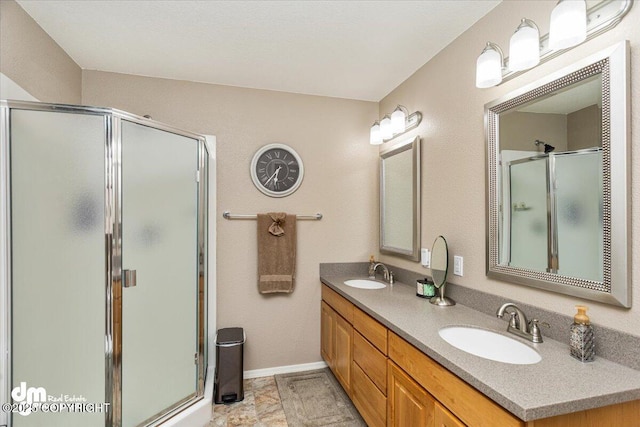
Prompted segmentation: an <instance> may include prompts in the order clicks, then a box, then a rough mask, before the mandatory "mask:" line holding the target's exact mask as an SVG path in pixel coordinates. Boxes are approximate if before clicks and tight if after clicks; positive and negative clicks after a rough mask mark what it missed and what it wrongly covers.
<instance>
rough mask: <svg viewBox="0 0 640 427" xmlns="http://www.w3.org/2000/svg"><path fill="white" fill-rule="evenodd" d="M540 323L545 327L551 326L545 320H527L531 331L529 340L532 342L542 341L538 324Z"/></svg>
mask: <svg viewBox="0 0 640 427" xmlns="http://www.w3.org/2000/svg"><path fill="white" fill-rule="evenodd" d="M539 325H542V326H544V327H546V328H551V325H549V324H548V323H547V322H541V321H539V320H538V319H531V321H530V322H529V330H530V331H531V341H533V342H538V343H540V342H542V332H540V326H539Z"/></svg>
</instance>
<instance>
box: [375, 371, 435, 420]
mask: <svg viewBox="0 0 640 427" xmlns="http://www.w3.org/2000/svg"><path fill="white" fill-rule="evenodd" d="M388 363H389V365H388V366H389V394H388V395H387V416H388V424H387V425H388V426H389V427H406V426H415V427H433V426H434V416H435V403H436V402H435V399H433V397H431V395H430V394H429V393H427V392H426V391H425V390H424V389H423V388H422V387H420V385H418V383H416V382H415V381H414V380H413V379H412V378H411V377H409V376H408V375H407V374H406V373H405V372H404V371H403V370H402V369H400V368H399V367H398V366H397V365H396V364H395V363H393V362H392V361H389V362H388Z"/></svg>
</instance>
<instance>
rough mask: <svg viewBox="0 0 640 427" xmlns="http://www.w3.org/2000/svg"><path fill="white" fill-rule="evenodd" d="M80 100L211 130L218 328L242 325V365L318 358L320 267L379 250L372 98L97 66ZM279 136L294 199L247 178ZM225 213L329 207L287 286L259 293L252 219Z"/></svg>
mask: <svg viewBox="0 0 640 427" xmlns="http://www.w3.org/2000/svg"><path fill="white" fill-rule="evenodd" d="M82 101H83V103H85V104H89V105H102V106H110V107H115V108H120V109H123V110H126V111H130V112H132V113H136V114H140V115H144V114H150V115H151V116H152V117H153V118H154V119H156V120H159V121H162V122H165V123H168V124H172V125H175V126H178V127H181V128H184V129H188V130H191V131H194V132H199V133H202V134H214V135H216V137H217V153H216V156H217V168H218V174H217V180H218V185H217V188H218V202H217V209H218V213H219V216H218V218H217V221H216V222H217V224H212V226H217V233H218V247H217V251H218V258H217V269H218V275H217V277H218V283H217V286H218V304H217V308H218V316H217V323H218V328H223V327H229V326H241V327H243V328H245V332H246V333H247V344H246V346H245V369H249V370H251V369H260V368H269V367H274V366H285V365H293V364H299V363H309V362H317V361H320V299H321V297H320V285H319V280H318V264H319V263H321V262H340V261H347V262H348V261H366V260H367V259H368V258H369V254H371V253H374V251H375V249H376V247H377V236H378V233H377V230H378V219H377V216H376V215H372V214H371V212H377V206H376V203H377V196H376V195H377V182H378V181H377V177H378V171H377V168H376V160H377V154H378V152H377V149H376V148H375V147H372V146H371V145H369V143H368V141H369V134H368V132H369V126H370V125H371V123H373V121H374V120H375V119H376V118H377V116H378V106H377V104H376V103H373V102H361V101H350V100H344V99H336V98H325V97H318V96H305V95H295V94H289V93H283V92H271V91H262V90H254V89H241V88H235V87H228V86H216V85H209V84H201V83H188V82H181V81H174V80H163V79H156V78H146V77H135V76H129V75H122V74H113V73H104V72H95V71H85V72H84V73H83V99H82ZM272 142H281V143H284V144H288V145H290V146H291V147H293V148H294V149H295V150H296V151H297V152H298V153H299V154H300V156H301V157H302V159H303V162H304V167H305V176H304V181H303V183H302V185H301V187H300V188H299V189H298V190H297V191H296V192H295V193H293V194H292V195H291V196H289V197H285V198H280V199H275V198H271V197H267V196H265V195H263V194H262V193H260V192H259V191H258V190H257V189H256V188H255V187H254V185H253V182H252V181H251V177H250V175H249V165H250V162H251V157H252V156H253V154H254V152H255V151H256V150H258V148H260V147H261V146H263V145H265V144H268V143H272ZM153 157H154V153H149V161H153ZM225 210H229V211H231V212H233V213H241V214H253V213H256V212H268V211H286V212H291V213H297V214H314V213H316V212H321V213H322V214H323V215H324V218H323V219H322V220H321V221H298V253H297V277H296V289H295V291H294V292H293V293H292V294H290V295H277V296H269V297H265V296H262V295H260V294H258V292H257V286H256V281H257V257H256V222H255V221H240V220H236V221H229V220H225V219H222V217H221V214H222V212H223V211H225ZM212 337H213V335H212V334H211V333H210V339H212Z"/></svg>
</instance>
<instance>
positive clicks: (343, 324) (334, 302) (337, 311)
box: [320, 285, 353, 397]
mask: <svg viewBox="0 0 640 427" xmlns="http://www.w3.org/2000/svg"><path fill="white" fill-rule="evenodd" d="M352 322H353V304H351V303H350V302H349V301H347V300H346V299H344V298H343V297H341V296H340V295H338V294H337V293H336V292H334V291H332V290H331V289H329V288H328V287H326V286H324V285H323V286H322V307H321V328H320V330H321V332H320V335H321V346H320V351H321V354H322V357H323V358H324V360H325V362H327V365H329V368H331V371H333V374H334V375H335V377H336V378H337V379H338V381H339V382H340V384H341V385H342V388H344V390H345V391H346V392H347V394H348V395H349V397H351V363H352V361H353V355H352V354H353V327H352V326H351V323H352Z"/></svg>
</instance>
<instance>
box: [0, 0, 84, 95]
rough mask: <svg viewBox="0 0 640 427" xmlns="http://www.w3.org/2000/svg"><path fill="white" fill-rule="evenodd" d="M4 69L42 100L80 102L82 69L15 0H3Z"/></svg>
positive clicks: (0, 65)
mask: <svg viewBox="0 0 640 427" xmlns="http://www.w3.org/2000/svg"><path fill="white" fill-rule="evenodd" d="M0 72H2V73H3V74H4V75H6V76H7V77H9V78H10V79H12V80H13V81H14V82H16V83H18V84H19V85H20V86H21V87H22V88H23V89H24V90H26V91H27V92H29V93H30V94H31V95H33V96H34V97H36V98H37V99H39V100H40V101H42V102H54V103H62V104H80V101H81V91H82V70H81V69H80V67H79V66H78V65H77V64H76V63H75V62H74V61H73V60H72V59H71V58H70V57H69V55H67V54H66V52H65V51H64V50H62V48H60V46H58V45H57V44H56V42H55V41H53V39H52V38H51V37H49V35H48V34H47V33H45V32H44V30H43V29H42V28H40V26H39V25H38V24H37V23H36V22H35V21H34V20H33V19H32V18H31V17H30V16H29V15H28V14H27V13H26V12H25V11H24V10H23V9H22V8H21V7H20V6H19V5H18V3H16V2H15V1H13V0H0ZM0 98H3V96H2V94H0Z"/></svg>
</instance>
